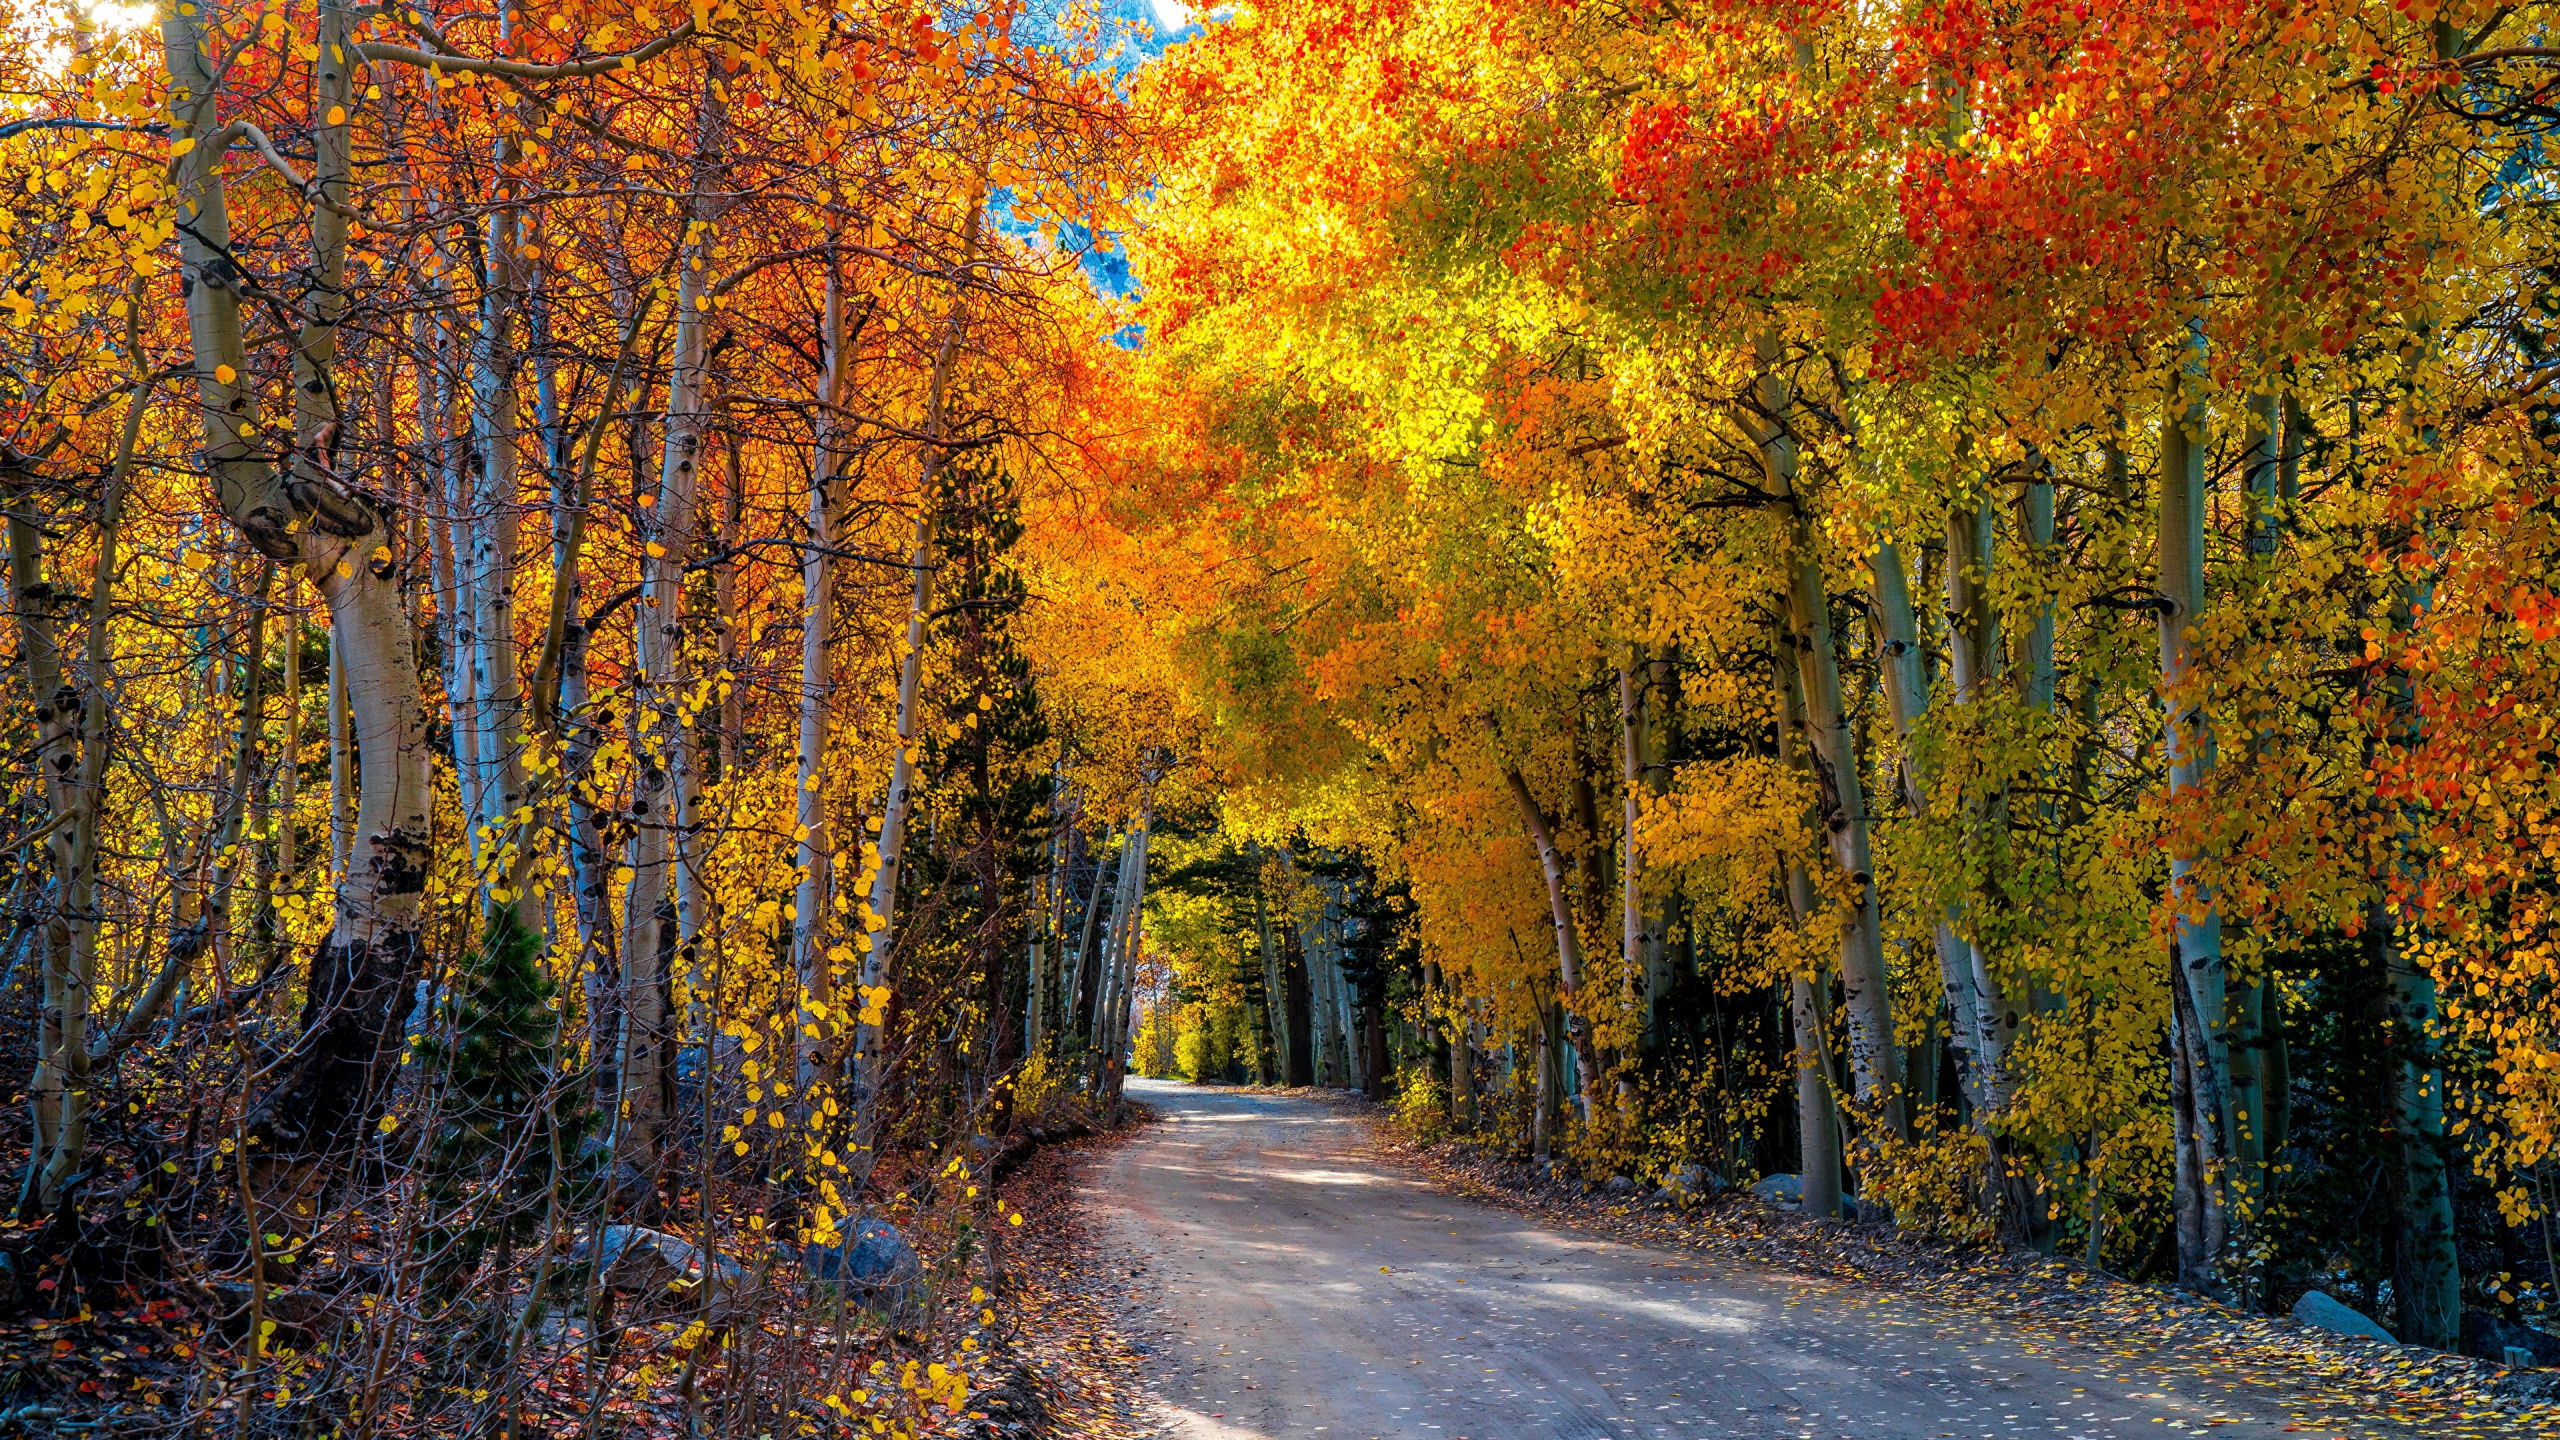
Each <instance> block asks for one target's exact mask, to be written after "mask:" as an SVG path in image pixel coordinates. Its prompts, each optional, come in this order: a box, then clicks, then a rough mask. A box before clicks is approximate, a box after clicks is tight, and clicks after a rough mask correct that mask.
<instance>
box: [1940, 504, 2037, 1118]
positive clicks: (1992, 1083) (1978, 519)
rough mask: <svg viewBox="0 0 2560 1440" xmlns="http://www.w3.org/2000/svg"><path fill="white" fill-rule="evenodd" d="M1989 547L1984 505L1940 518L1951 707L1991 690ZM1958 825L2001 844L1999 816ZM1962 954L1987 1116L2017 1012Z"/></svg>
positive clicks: (1997, 1101) (2001, 1105) (1983, 962)
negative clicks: (1970, 987) (1970, 991)
mask: <svg viewBox="0 0 2560 1440" xmlns="http://www.w3.org/2000/svg"><path fill="white" fill-rule="evenodd" d="M1992 544H1993V537H1992V531H1991V510H1990V508H1989V507H1988V506H1985V505H1982V504H1980V503H1978V502H1977V503H1976V504H1974V505H1972V506H1970V507H1967V506H1963V505H1958V506H1956V507H1955V508H1953V509H1950V510H1949V511H1948V512H1947V628H1948V631H1949V634H1948V641H1949V644H1948V651H1949V656H1948V667H1947V668H1948V679H1949V680H1950V682H1951V683H1952V687H1953V689H1954V690H1955V701H1956V704H1958V705H1959V706H1967V707H1970V706H1973V705H1975V704H1978V703H1980V702H1981V701H1983V700H1984V699H1986V698H1988V696H1989V695H1990V693H1991V690H1992V687H1993V686H1994V685H1995V684H1997V683H1998V678H1999V676H1998V669H1999V654H2000V631H1999V614H1998V612H1997V611H1996V610H1995V609H1994V608H1993V606H1992V599H1991V568H1992V565H1993V563H1994V562H1993V555H1992ZM1965 823H1966V825H1967V828H1968V829H1969V830H1971V831H1972V832H1973V833H1972V834H1971V835H1970V836H1969V837H1968V840H1969V843H1971V844H1975V845H1984V846H1991V847H1995V848H1996V847H1997V846H1998V845H1999V844H2000V843H2001V841H2002V840H2003V839H2004V838H2005V837H2004V836H2001V835H1999V834H1996V833H1992V832H1995V831H1997V830H2000V829H2005V827H2006V816H2005V815H2003V814H2001V813H2000V811H1999V810H1998V809H1997V808H1996V807H1986V806H1976V807H1974V808H1972V809H1971V810H1970V811H1969V812H1968V814H1967V816H1966V822H1965ZM1965 948H1966V958H1967V965H1968V969H1969V971H1970V973H1971V976H1972V980H1973V1003H1974V1016H1975V1023H1976V1024H1978V1025H1980V1026H1981V1030H1980V1032H1979V1038H1980V1040H1981V1042H1982V1051H1981V1058H1982V1060H1983V1062H1984V1069H1985V1071H1986V1072H1987V1076H1986V1083H1985V1085H1984V1098H1985V1100H1986V1101H1987V1103H1988V1104H1989V1106H1990V1109H1991V1113H1993V1114H1998V1113H1999V1112H2000V1111H2001V1110H2004V1109H2006V1108H2007V1106H2008V1104H2009V1100H2010V1096H2011V1094H2012V1092H2013V1089H2014V1087H2015V1085H2016V1077H2015V1076H2014V1075H2013V1074H2012V1073H2011V1070H2010V1064H2009V1053H2010V1050H2011V1048H2012V1046H2013V1045H2014V1044H2015V1042H2016V1039H2017V1034H2018V1023H2019V1012H2018V1006H2017V1004H2016V1003H2015V1002H2014V1001H2013V1000H2012V999H2011V998H2010V996H2009V995H2008V993H2007V992H2006V990H2005V989H2004V987H2003V986H2002V985H2001V983H2000V980H1999V977H1998V976H1997V975H1996V974H1995V973H1994V971H1993V966H1992V960H1991V956H1990V953H1989V952H1988V951H1987V950H1986V949H1985V948H1984V946H1983V944H1982V942H1981V940H1980V939H1978V938H1972V937H1968V938H1967V939H1966V942H1965Z"/></svg>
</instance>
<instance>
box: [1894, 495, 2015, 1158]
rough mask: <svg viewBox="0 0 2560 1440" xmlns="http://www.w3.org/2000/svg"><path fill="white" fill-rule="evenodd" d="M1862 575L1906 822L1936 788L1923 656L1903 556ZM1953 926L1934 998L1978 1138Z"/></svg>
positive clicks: (1969, 1006)
mask: <svg viewBox="0 0 2560 1440" xmlns="http://www.w3.org/2000/svg"><path fill="white" fill-rule="evenodd" d="M1867 568H1868V571H1869V573H1870V574H1871V575H1872V576H1873V577H1874V579H1875V598H1876V614H1877V623H1878V626H1879V628H1880V630H1881V634H1880V636H1879V643H1878V644H1877V647H1876V648H1877V651H1878V652H1879V653H1878V656H1877V660H1878V667H1877V668H1878V669H1880V670H1881V671H1882V672H1883V675H1884V696H1885V708H1886V710H1887V711H1888V712H1889V713H1890V715H1891V716H1892V719H1893V733H1894V740H1895V743H1896V744H1897V745H1898V746H1899V747H1900V749H1901V752H1902V758H1901V763H1900V765H1898V766H1897V767H1896V770H1897V773H1898V774H1899V775H1900V777H1901V783H1902V803H1903V805H1904V806H1905V807H1906V808H1907V809H1908V810H1909V811H1910V813H1911V814H1913V815H1915V816H1917V815H1925V814H1927V813H1928V810H1929V791H1930V788H1931V786H1932V784H1933V783H1934V780H1933V777H1932V776H1931V775H1930V774H1929V772H1928V771H1927V769H1926V768H1925V767H1924V766H1923V765H1922V763H1921V760H1920V757H1919V756H1918V755H1917V754H1916V753H1914V749H1913V745H1912V736H1913V732H1914V731H1916V730H1917V729H1918V728H1919V724H1920V719H1921V717H1922V716H1923V715H1926V714H1927V713H1928V710H1929V669H1928V665H1927V663H1926V660H1925V657H1924V656H1923V654H1922V652H1921V648H1920V626H1919V618H1918V616H1917V615H1916V614H1915V613H1914V611H1913V609H1912V605H1911V581H1910V578H1909V576H1908V574H1907V573H1906V572H1905V570H1904V569H1903V564H1902V551H1901V549H1900V548H1899V547H1898V546H1896V545H1894V544H1892V543H1891V542H1886V543H1884V544H1880V545H1878V546H1877V547H1876V549H1875V553H1874V554H1873V555H1872V556H1870V557H1869V559H1868V561H1867ZM1958 918H1959V915H1958V912H1957V911H1956V910H1955V908H1954V907H1950V908H1949V909H1948V910H1947V911H1946V913H1944V914H1943V915H1941V916H1940V917H1939V919H1938V921H1937V923H1936V924H1934V925H1932V926H1931V927H1930V941H1931V947H1932V949H1933V950H1934V951H1935V953H1936V955H1937V959H1938V984H1939V990H1940V993H1941V994H1942V995H1943V996H1944V997H1945V1000H1946V1009H1947V1028H1948V1031H1949V1033H1950V1035H1951V1036H1952V1038H1953V1040H1954V1043H1955V1047H1956V1054H1957V1056H1958V1058H1959V1061H1960V1063H1959V1065H1958V1070H1959V1071H1960V1077H1959V1078H1960V1080H1961V1082H1962V1084H1963V1085H1964V1089H1965V1100H1966V1103H1967V1105H1968V1106H1969V1107H1970V1108H1971V1110H1972V1112H1973V1126H1974V1128H1975V1129H1976V1130H1977V1131H1982V1130H1987V1129H1988V1128H1989V1124H1990V1117H1991V1114H1992V1108H1993V1104H1994V1097H1993V1092H1992V1088H1991V1079H1992V1066H1991V1064H1990V1063H1989V1061H1988V1060H1987V1059H1986V1058H1985V1055H1986V1051H1987V1049H1988V1046H1987V1045H1986V1043H1985V1041H1984V1039H1983V1035H1982V1010H1981V1006H1980V1005H1979V1004H1978V1003H1977V1001H1976V998H1975V990H1974V983H1973V956H1972V951H1971V949H1970V947H1968V946H1967V945H1966V944H1965V942H1964V940H1963V938H1962V937H1960V936H1959V935H1957V934H1956V928H1955V922H1956V921H1957V919H1958Z"/></svg>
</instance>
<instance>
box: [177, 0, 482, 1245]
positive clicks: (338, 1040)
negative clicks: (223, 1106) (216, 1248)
mask: <svg viewBox="0 0 2560 1440" xmlns="http://www.w3.org/2000/svg"><path fill="white" fill-rule="evenodd" d="M179 8H180V7H176V6H169V7H164V8H163V10H162V11H161V16H160V20H161V27H162V35H163V37H164V40H165V42H166V53H167V57H168V66H169V75H170V81H171V84H172V87H173V89H175V90H176V91H177V93H178V95H179V96H180V97H181V98H180V99H178V101H177V103H176V104H175V105H173V107H172V117H173V122H174V123H173V125H172V129H173V131H174V132H175V133H176V134H178V135H179V136H182V137H185V138H189V139H192V140H195V141H197V142H198V143H197V144H196V145H195V147H194V148H193V149H192V150H191V151H190V152H189V153H188V155H187V156H185V157H184V158H183V159H182V160H181V162H180V163H179V164H178V166H177V176H176V179H177V188H178V191H179V195H180V200H181V204H182V207H183V210H184V213H185V214H186V215H187V216H188V217H189V223H187V224H184V225H181V226H180V228H179V236H180V241H179V258H180V262H181V265H182V266H183V268H184V273H185V276H186V279H187V282H188V284H187V287H186V289H187V325H188V333H189V338H190V340H191V341H192V344H193V350H194V358H195V365H196V374H195V382H196V384H195V388H196V403H197V406H198V411H199V414H200V415H201V416H202V417H203V426H204V456H205V464H206V466H207V468H208V469H209V470H211V471H212V472H213V479H214V486H215V490H216V493H217V495H218V496H219V497H220V501H221V504H222V508H223V511H224V513H225V514H226V515H227V516H228V517H229V518H230V520H231V521H232V523H233V524H234V525H236V526H237V527H238V528H239V529H240V531H241V533H242V534H243V535H244V536H245V537H246V538H247V539H248V540H249V541H250V543H251V544H253V545H255V546H256V547H257V548H258V550H259V551H260V552H261V553H262V554H265V555H267V556H269V557H271V558H273V559H276V560H278V561H280V562H282V561H291V562H293V563H297V564H300V565H301V566H302V567H303V569H304V573H305V574H306V575H307V576H309V577H310V578H311V580H312V581H313V582H314V583H315V584H316V585H317V586H318V587H319V589H320V593H321V595H322V597H323V598H324V599H325V600H326V601H327V602H328V605H329V613H330V624H331V629H332V633H333V635H335V636H336V637H337V638H338V639H339V640H340V641H341V642H342V645H343V649H344V653H345V655H346V666H345V670H346V676H347V691H348V697H349V704H350V708H351V709H352V711H353V712H354V713H353V722H354V729H355V735H356V743H357V746H358V755H359V759H360V763H361V769H360V773H359V775H358V781H357V795H358V811H357V818H356V827H355V828H356V835H355V840H354V845H353V849H354V852H355V854H354V858H353V863H352V864H351V865H350V866H349V871H348V877H347V880H346V883H344V884H343V885H342V886H341V887H340V888H339V891H338V906H337V916H336V921H335V924H334V926H333V928H332V931H331V934H330V939H329V942H328V944H327V946H326V947H325V948H324V950H323V951H322V953H321V955H320V956H319V957H318V958H316V959H315V961H314V962H313V965H312V973H311V978H310V982H309V986H308V996H307V999H306V1001H305V1004H304V1008H303V1015H302V1024H301V1030H300V1034H299V1036H298V1037H297V1039H296V1041H295V1044H294V1046H293V1047H292V1050H291V1051H290V1052H289V1058H288V1060H287V1061H286V1063H284V1064H283V1065H282V1066H280V1067H279V1068H278V1070H277V1072H276V1073H275V1074H273V1075H272V1076H270V1077H269V1078H268V1079H267V1080H266V1082H265V1083H266V1089H265V1090H264V1092H263V1093H262V1094H261V1095H259V1097H258V1098H257V1099H256V1100H254V1101H253V1102H252V1105H251V1107H250V1113H249V1115H248V1117H247V1118H248V1127H247V1128H248V1129H249V1131H250V1133H251V1134H252V1135H253V1136H254V1137H255V1138H256V1139H257V1141H258V1142H259V1145H258V1149H257V1152H256V1156H255V1158H254V1159H253V1160H252V1161H251V1162H250V1168H251V1170H252V1172H253V1175H254V1176H255V1178H256V1179H257V1182H258V1183H257V1187H256V1188H257V1189H258V1190H259V1191H260V1192H262V1193H264V1194H266V1195H269V1196H275V1195H279V1194H291V1193H297V1192H299V1191H300V1190H301V1189H302V1188H303V1186H304V1185H305V1184H306V1183H307V1179H306V1177H307V1176H308V1175H309V1173H310V1172H311V1169H312V1167H313V1165H314V1164H315V1162H317V1161H318V1160H320V1159H321V1158H323V1157H326V1156H330V1155H334V1154H337V1153H341V1152H342V1151H343V1149H344V1148H345V1147H346V1146H347V1145H348V1144H349V1143H351V1142H352V1140H353V1139H354V1138H355V1137H356V1136H357V1135H359V1134H361V1133H362V1132H363V1130H364V1129H365V1124H364V1122H365V1120H366V1119H367V1118H368V1117H369V1116H370V1114H371V1112H372V1110H373V1109H374V1107H375V1105H376V1103H377V1102H378V1100H379V1097H380V1095H381V1087H382V1084H383V1082H385V1081H387V1080H388V1078H389V1076H390V1074H391V1071H392V1068H393V1065H392V1063H390V1057H391V1056H393V1055H394V1054H395V1053H396V1051H397V1049H398V1045H399V1036H400V1028H399V1020H400V1017H401V1016H402V1015H404V1014H405V1013H406V1005H405V1003H404V1002H405V1000H406V992H407V990H408V977H409V975H410V973H411V970H412V968H413V966H414V964H415V961H416V957H417V954H418V952H419V949H420V944H419V926H420V918H421V917H420V911H421V907H422V900H423V897H424V893H425V889H426V863H427V859H428V834H429V832H428V822H427V807H428V804H429V801H430V799H431V796H432V791H431V789H430V786H429V777H428V767H427V755H426V748H425V747H426V742H425V726H426V717H425V714H424V710H423V707H422V705H421V703H420V699H419V693H418V684H417V665H416V659H415V647H414V646H413V644H412V642H411V630H410V624H409V615H408V612H407V610H406V609H404V608H403V605H402V601H401V596H400V590H399V585H398V582H397V578H396V577H397V568H396V567H395V566H394V565H393V564H392V563H390V562H389V561H388V560H387V559H383V558H379V557H378V555H377V551H380V552H382V553H386V554H387V551H388V547H389V546H390V545H392V544H393V543H396V541H397V539H398V536H397V534H396V533H395V532H394V530H393V529H392V528H391V524H390V517H389V516H387V515H385V514H384V513H383V512H381V511H380V510H379V509H377V508H376V507H375V506H374V505H373V504H371V503H370V502H368V501H365V500H364V499H362V498H360V497H359V496H357V495H355V494H354V493H352V492H351V491H350V490H348V489H347V488H346V487H345V486H344V485H343V484H342V483H340V482H339V480H338V479H337V477H336V475H335V473H334V471H333V469H332V468H331V466H330V449H331V445H332V443H333V438H334V435H335V429H336V420H335V415H334V413H333V412H331V411H330V408H329V407H333V406H334V403H335V400H334V397H335V395H336V391H335V389H334V388H333V387H331V386H330V385H328V384H327V375H328V371H329V369H330V367H331V366H332V365H333V364H334V361H335V356H336V327H337V317H338V313H339V307H340V305H341V303H342V302H341V299H340V294H339V289H340V284H341V281H342V278H343V273H344V260H345V241H346V223H345V219H344V216H343V214H342V213H341V212H340V210H339V209H337V208H334V207H339V206H343V205H344V203H345V197H346V195H347V173H348V166H347V135H346V128H345V126H344V125H323V126H320V127H317V129H316V130H315V132H314V137H313V138H314V153H315V166H314V175H313V186H312V188H313V191H314V192H315V194H316V195H317V196H318V197H319V198H320V199H321V201H322V202H324V203H321V204H320V205H318V206H317V207H316V208H315V209H314V210H313V212H312V217H311V234H312V249H313V264H312V269H311V279H312V283H311V285H310V288H309V290H308V292H307V299H306V300H305V304H304V311H303V314H302V316H301V329H300V333H299V335H298V338H297V344H296V346H295V353H294V372H295V386H294V389H295V393H296V395H297V397H298V400H299V402H300V403H302V404H307V405H309V406H310V407H312V415H317V414H320V413H327V414H328V416H329V418H328V419H327V420H326V421H325V422H323V423H322V424H321V425H319V426H317V427H316V428H314V429H312V430H308V431H301V430H297V433H296V434H295V436H294V440H295V448H294V472H293V475H292V476H291V477H290V479H289V478H288V477H287V476H285V475H283V474H280V473H278V471H277V469H276V467H275V466H274V465H273V464H272V463H270V462H268V461H267V460H265V459H264V458H262V456H261V454H260V451H261V450H262V449H263V448H264V446H265V445H266V443H267V442H264V441H257V440H253V439H252V438H251V435H252V433H253V432H251V431H249V430H248V429H247V428H246V427H248V426H250V425H253V424H255V423H256V421H257V414H258V411H257V402H256V397H255V394H254V392H253V391H252V390H251V389H249V388H248V387H247V386H246V385H245V384H243V383H242V382H241V380H240V379H239V376H240V375H241V374H242V372H244V371H245V369H246V367H247V356H246V353H245V346H244V343H243V336H242V328H241V321H240V301H241V287H240V286H239V284H238V282H237V272H236V269H235V268H234V265H233V262H232V260H231V258H230V248H231V227H230V218H229V212H228V207H227V201H226V197H225V195H224V191H223V185H222V179H221V175H220V166H221V163H222V156H223V152H224V151H225V149H226V148H227V143H226V142H225V139H224V138H223V137H225V136H227V133H228V132H227V127H224V126H222V125H221V123H220V120H219V117H218V116H217V115H216V114H215V112H214V100H215V97H216V94H217V86H216V83H215V80H214V75H213V68H212V65H211V63H210V61H209V60H208V58H207V57H206V55H205V53H204V46H203V36H202V33H201V31H200V29H199V22H198V20H197V19H196V18H195V17H193V16H192V15H181V14H180V13H178V12H179ZM187 8H189V9H192V8H193V7H187ZM318 38H319V42H320V43H319V58H318V59H317V60H316V61H315V63H314V67H313V69H314V81H315V83H314V91H315V93H314V96H313V108H314V111H315V113H322V114H325V113H327V112H328V111H329V110H330V109H332V108H336V107H343V106H344V105H345V104H346V103H347V101H348V97H349V95H350V90H349V86H348V74H347V65H346V45H345V43H344V42H345V39H346V19H345V14H344V12H343V10H342V9H341V8H340V6H339V4H338V3H337V0H328V3H326V4H324V6H323V8H322V11H321V23H320V31H319V36H318ZM207 141H212V142H213V143H205V142H207ZM226 372H228V373H229V374H230V375H231V376H232V377H233V378H230V379H225V378H224V375H225V373H226ZM309 418H311V415H302V414H298V415H297V424H300V423H303V422H304V421H305V420H307V419H309Z"/></svg>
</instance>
